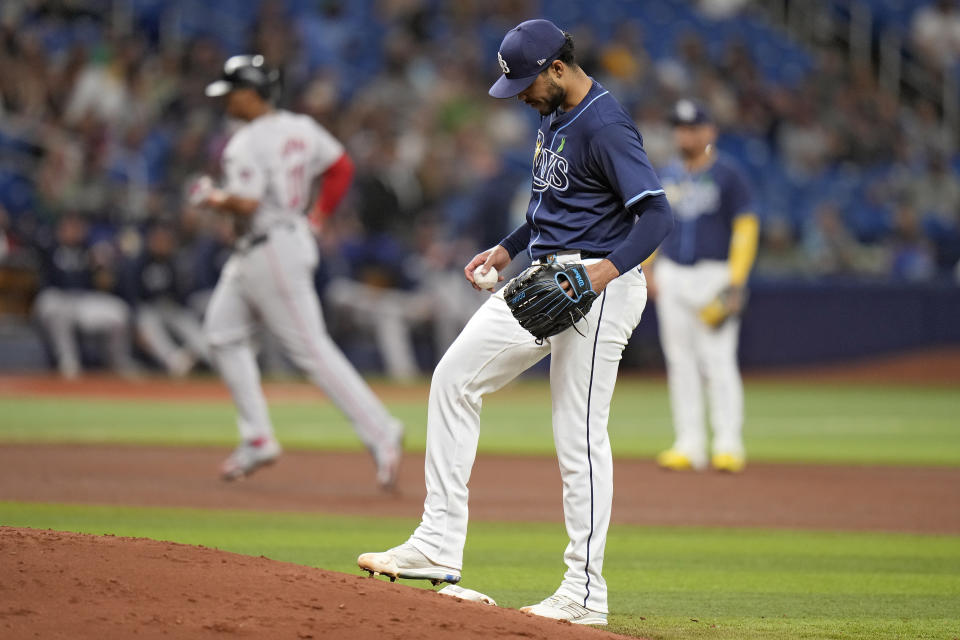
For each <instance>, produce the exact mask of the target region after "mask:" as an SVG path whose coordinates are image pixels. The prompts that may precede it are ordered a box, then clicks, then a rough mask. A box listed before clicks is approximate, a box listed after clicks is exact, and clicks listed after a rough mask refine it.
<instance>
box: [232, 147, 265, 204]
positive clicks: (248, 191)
mask: <svg viewBox="0 0 960 640" xmlns="http://www.w3.org/2000/svg"><path fill="white" fill-rule="evenodd" d="M266 184H267V176H266V172H265V171H264V169H263V166H262V165H261V164H260V159H259V158H258V157H257V154H256V153H254V151H253V150H252V149H250V146H249V144H248V142H247V138H245V137H237V136H234V137H233V138H232V139H231V140H230V142H229V143H227V148H226V149H224V151H223V189H224V191H226V192H227V193H229V194H230V195H232V196H237V197H240V198H250V199H251V200H260V199H261V198H262V197H263V192H264V191H265V190H266Z"/></svg>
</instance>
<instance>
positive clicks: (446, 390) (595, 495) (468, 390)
mask: <svg viewBox="0 0 960 640" xmlns="http://www.w3.org/2000/svg"><path fill="white" fill-rule="evenodd" d="M585 262H587V263H590V262H594V261H592V260H587V261H585ZM646 300H647V286H646V280H645V278H644V276H643V274H642V273H641V272H640V270H639V269H634V270H631V271H630V272H628V273H626V274H624V275H622V276H620V277H619V278H616V279H615V280H614V281H613V282H611V283H610V284H609V285H608V286H607V288H606V290H605V291H604V292H603V293H602V294H601V296H600V297H599V298H598V299H597V300H596V301H595V302H594V305H593V308H592V309H591V310H590V313H589V314H588V315H587V320H586V321H581V322H580V323H579V324H578V327H579V328H580V330H581V331H582V332H583V333H584V334H585V335H580V334H579V333H577V331H576V330H575V329H573V328H571V329H567V330H566V331H564V332H562V333H560V334H558V335H556V336H554V337H552V338H549V339H547V340H544V341H543V343H542V344H537V341H536V340H535V339H534V338H533V336H531V335H530V334H529V333H528V332H527V331H526V330H525V329H523V328H522V327H521V326H520V325H519V324H518V323H517V321H516V319H515V318H514V317H513V315H512V314H511V313H510V309H509V308H508V307H507V304H506V302H505V301H504V299H503V289H502V288H501V290H500V291H499V292H497V293H496V294H494V295H493V296H491V297H490V299H489V300H487V302H486V303H485V304H484V305H483V306H482V307H480V309H479V310H478V311H477V312H476V313H475V314H474V315H473V317H472V318H471V319H470V321H469V322H468V323H467V326H466V327H465V328H464V329H463V332H462V333H461V334H460V336H459V337H458V338H457V339H456V340H455V341H454V343H453V344H452V345H451V346H450V349H449V350H447V352H446V354H445V355H444V356H443V358H442V360H441V361H440V363H439V364H438V365H437V368H436V370H435V371H434V374H433V381H432V383H431V385H430V402H429V411H428V414H427V452H426V464H425V473H426V485H427V498H426V501H425V502H424V512H423V519H422V521H421V523H420V526H419V527H418V528H417V530H416V531H415V532H414V533H413V535H412V536H411V537H410V540H409V541H410V542H411V543H412V544H413V545H414V546H415V547H416V548H417V549H418V550H419V551H420V552H421V553H423V554H424V555H426V556H427V557H428V558H430V559H431V560H433V561H434V562H436V563H438V564H442V565H446V566H450V567H453V568H456V569H461V568H462V565H463V547H464V544H465V542H466V536H467V515H468V509H467V500H468V495H469V491H468V489H467V483H468V481H469V480H470V472H471V469H472V467H473V462H474V459H475V457H476V453H477V441H478V438H479V434H480V408H481V405H482V402H483V396H484V395H486V394H488V393H492V392H494V391H496V390H497V389H500V388H501V387H503V386H504V385H505V384H507V383H508V382H510V381H511V380H513V379H514V378H515V377H516V376H517V375H519V374H520V373H521V372H523V371H525V370H526V369H528V368H529V367H531V366H532V365H533V364H535V363H536V362H537V361H539V360H540V359H541V358H543V357H545V356H546V355H547V354H552V359H551V363H550V389H551V394H552V399H553V407H552V408H553V437H554V444H555V446H556V450H557V459H558V462H559V465H560V475H561V478H562V481H563V511H564V520H565V523H566V528H567V534H568V536H569V538H570V542H569V544H568V545H567V549H566V552H565V553H564V561H565V562H566V565H567V571H566V574H565V575H564V579H563V583H562V584H561V586H560V588H559V589H558V591H557V592H558V593H563V594H565V595H567V596H569V597H571V598H573V599H574V600H577V601H579V602H582V603H583V604H584V606H586V607H588V608H590V609H594V610H596V611H603V612H606V611H607V586H606V582H605V580H604V579H603V575H602V569H603V556H604V548H605V546H606V540H607V529H608V526H609V523H610V509H611V502H612V499H613V459H612V454H611V450H610V441H609V439H608V437H607V419H608V417H609V412H610V400H611V398H612V396H613V388H614V384H615V383H616V378H617V369H618V367H619V364H620V357H621V354H622V352H623V349H624V347H626V344H627V340H629V338H630V336H631V335H632V333H633V330H634V328H635V327H636V326H637V323H638V322H639V321H640V315H641V313H642V312H643V308H644V305H645V304H646Z"/></svg>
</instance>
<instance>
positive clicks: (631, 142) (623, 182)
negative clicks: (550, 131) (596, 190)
mask: <svg viewBox="0 0 960 640" xmlns="http://www.w3.org/2000/svg"><path fill="white" fill-rule="evenodd" d="M590 149H591V154H592V157H593V161H594V162H595V163H596V166H597V169H598V170H599V171H600V172H601V173H602V174H603V176H604V177H605V178H606V180H607V181H608V182H609V183H610V187H611V188H612V189H613V192H614V193H616V194H617V195H619V196H620V198H622V199H623V205H624V207H627V208H629V207H630V206H632V205H634V204H636V203H637V202H639V201H640V200H642V199H644V198H646V197H648V196H655V195H660V194H662V193H663V187H662V186H661V185H660V178H658V177H657V173H656V171H654V170H653V166H652V165H651V164H650V160H649V158H647V152H646V151H644V149H643V141H642V139H641V138H640V133H639V132H638V131H637V130H636V129H635V128H633V127H632V126H629V125H627V124H626V123H623V122H615V123H612V124H608V125H606V126H604V127H602V128H600V129H599V130H598V131H597V132H596V133H595V134H594V135H593V136H592V138H591V141H590Z"/></svg>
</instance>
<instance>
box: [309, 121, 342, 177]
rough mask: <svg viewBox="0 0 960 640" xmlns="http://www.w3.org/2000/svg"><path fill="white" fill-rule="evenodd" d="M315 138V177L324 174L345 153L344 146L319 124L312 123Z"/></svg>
mask: <svg viewBox="0 0 960 640" xmlns="http://www.w3.org/2000/svg"><path fill="white" fill-rule="evenodd" d="M312 124H313V126H312V129H313V137H314V145H315V146H314V175H319V174H322V173H324V172H325V171H326V170H327V169H329V168H330V167H331V165H333V163H334V162H336V161H337V160H339V159H340V156H342V155H343V153H344V148H343V145H342V144H341V143H340V141H339V140H337V139H336V138H334V137H333V134H331V133H330V132H329V131H327V130H326V129H325V128H324V127H323V126H321V125H320V124H319V123H318V122H316V121H312Z"/></svg>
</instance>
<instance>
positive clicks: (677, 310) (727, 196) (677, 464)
mask: <svg viewBox="0 0 960 640" xmlns="http://www.w3.org/2000/svg"><path fill="white" fill-rule="evenodd" d="M671 120H672V122H673V125H674V134H675V136H674V137H675V139H676V143H677V149H678V151H679V152H680V161H679V162H675V163H673V164H671V165H670V166H668V167H666V168H665V169H664V170H663V171H662V172H661V179H662V180H663V187H664V189H666V192H667V197H668V198H669V199H670V204H671V206H672V207H673V210H674V213H675V214H676V217H677V225H676V227H674V230H673V231H672V232H671V234H670V235H669V236H668V237H667V239H666V240H664V242H663V244H662V245H661V247H660V251H659V253H658V255H657V259H656V262H655V269H653V270H652V271H651V269H649V268H648V269H647V275H648V278H649V279H650V286H651V290H652V291H654V292H655V294H656V296H657V298H656V300H657V316H658V318H659V319H660V342H661V344H662V346H663V353H664V357H665V359H666V363H667V379H668V382H669V386H670V399H671V404H672V406H673V424H674V431H675V433H676V439H675V441H674V444H673V446H672V447H671V448H669V449H667V450H666V451H663V452H662V453H660V455H659V456H657V462H658V464H659V465H660V466H661V467H664V468H666V469H673V470H678V471H679V470H685V469H702V468H704V467H706V466H707V461H708V457H707V452H708V449H712V455H711V456H710V458H709V460H710V464H711V465H712V466H713V468H715V469H717V470H719V471H729V472H738V471H742V470H743V468H744V465H745V464H746V454H745V451H744V446H743V435H742V428H743V384H742V382H741V380H740V371H739V368H738V366H737V338H738V336H739V333H740V317H739V314H740V312H741V310H742V308H743V303H744V285H745V284H746V281H747V276H748V275H749V273H750V267H751V266H752V265H753V260H754V257H755V256H756V252H757V237H758V233H759V223H758V220H757V216H756V215H755V214H754V213H753V203H752V198H751V194H750V189H749V187H748V186H747V182H746V180H745V179H744V178H743V176H742V174H741V172H740V170H739V168H738V167H737V165H736V164H734V162H733V160H732V159H731V158H728V157H727V156H725V155H724V154H722V153H718V152H717V151H716V150H715V148H714V146H713V143H714V141H715V140H716V137H717V131H716V128H715V127H714V125H713V124H712V122H711V121H710V118H709V116H708V115H707V112H706V110H705V109H704V108H703V107H701V106H699V105H697V104H696V103H694V102H692V101H690V100H681V101H679V102H678V103H677V105H676V106H675V108H674V111H673V114H672V116H671ZM705 397H706V398H707V399H708V400H709V408H710V412H709V413H710V424H711V426H712V427H713V442H712V446H711V447H708V442H707V429H706V424H705V418H704V416H705V413H706V412H705V411H704V398H705Z"/></svg>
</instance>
